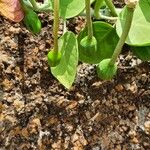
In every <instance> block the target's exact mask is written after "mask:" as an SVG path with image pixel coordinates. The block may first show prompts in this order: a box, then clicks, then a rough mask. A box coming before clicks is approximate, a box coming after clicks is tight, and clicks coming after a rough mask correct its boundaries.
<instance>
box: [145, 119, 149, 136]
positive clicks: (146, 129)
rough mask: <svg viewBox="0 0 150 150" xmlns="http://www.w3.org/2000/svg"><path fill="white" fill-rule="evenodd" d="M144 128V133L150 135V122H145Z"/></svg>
mask: <svg viewBox="0 0 150 150" xmlns="http://www.w3.org/2000/svg"><path fill="white" fill-rule="evenodd" d="M144 128H145V131H146V132H148V133H149V134H150V121H146V122H145V123H144Z"/></svg>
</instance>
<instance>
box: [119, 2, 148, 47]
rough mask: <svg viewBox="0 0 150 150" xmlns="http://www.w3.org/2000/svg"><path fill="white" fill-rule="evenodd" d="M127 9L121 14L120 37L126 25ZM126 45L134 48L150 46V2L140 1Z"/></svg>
mask: <svg viewBox="0 0 150 150" xmlns="http://www.w3.org/2000/svg"><path fill="white" fill-rule="evenodd" d="M125 18H126V7H125V8H124V9H123V10H122V12H121V13H120V14H119V17H118V20H117V23H116V30H117V34H118V35H119V37H120V36H121V34H122V30H123V27H124V24H125ZM126 43H127V44H129V45H132V46H149V45H150V0H140V1H139V3H138V4H137V7H136V9H135V12H134V16H133V21H132V25H131V29H130V31H129V34H128V37H127V39H126Z"/></svg>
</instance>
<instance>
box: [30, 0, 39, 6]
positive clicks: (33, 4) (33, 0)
mask: <svg viewBox="0 0 150 150" xmlns="http://www.w3.org/2000/svg"><path fill="white" fill-rule="evenodd" d="M30 3H31V4H32V6H33V7H34V8H37V7H38V6H37V2H36V1H35V0H30Z"/></svg>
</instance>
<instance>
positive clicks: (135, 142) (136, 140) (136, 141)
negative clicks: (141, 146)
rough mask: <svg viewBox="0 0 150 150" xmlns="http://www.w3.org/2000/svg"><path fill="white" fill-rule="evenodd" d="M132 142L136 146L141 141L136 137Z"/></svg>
mask: <svg viewBox="0 0 150 150" xmlns="http://www.w3.org/2000/svg"><path fill="white" fill-rule="evenodd" d="M131 142H132V143H134V144H137V143H138V142H139V141H138V139H137V138H136V137H134V138H133V139H132V140H131Z"/></svg>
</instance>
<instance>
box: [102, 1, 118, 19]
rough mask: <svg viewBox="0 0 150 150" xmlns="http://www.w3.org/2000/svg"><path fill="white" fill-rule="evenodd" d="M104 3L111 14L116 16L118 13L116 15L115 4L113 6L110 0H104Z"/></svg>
mask: <svg viewBox="0 0 150 150" xmlns="http://www.w3.org/2000/svg"><path fill="white" fill-rule="evenodd" d="M105 3H106V5H107V6H108V8H109V9H110V11H111V14H112V15H113V16H114V17H117V16H118V15H117V12H116V9H115V6H114V4H113V3H112V0H105Z"/></svg>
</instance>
